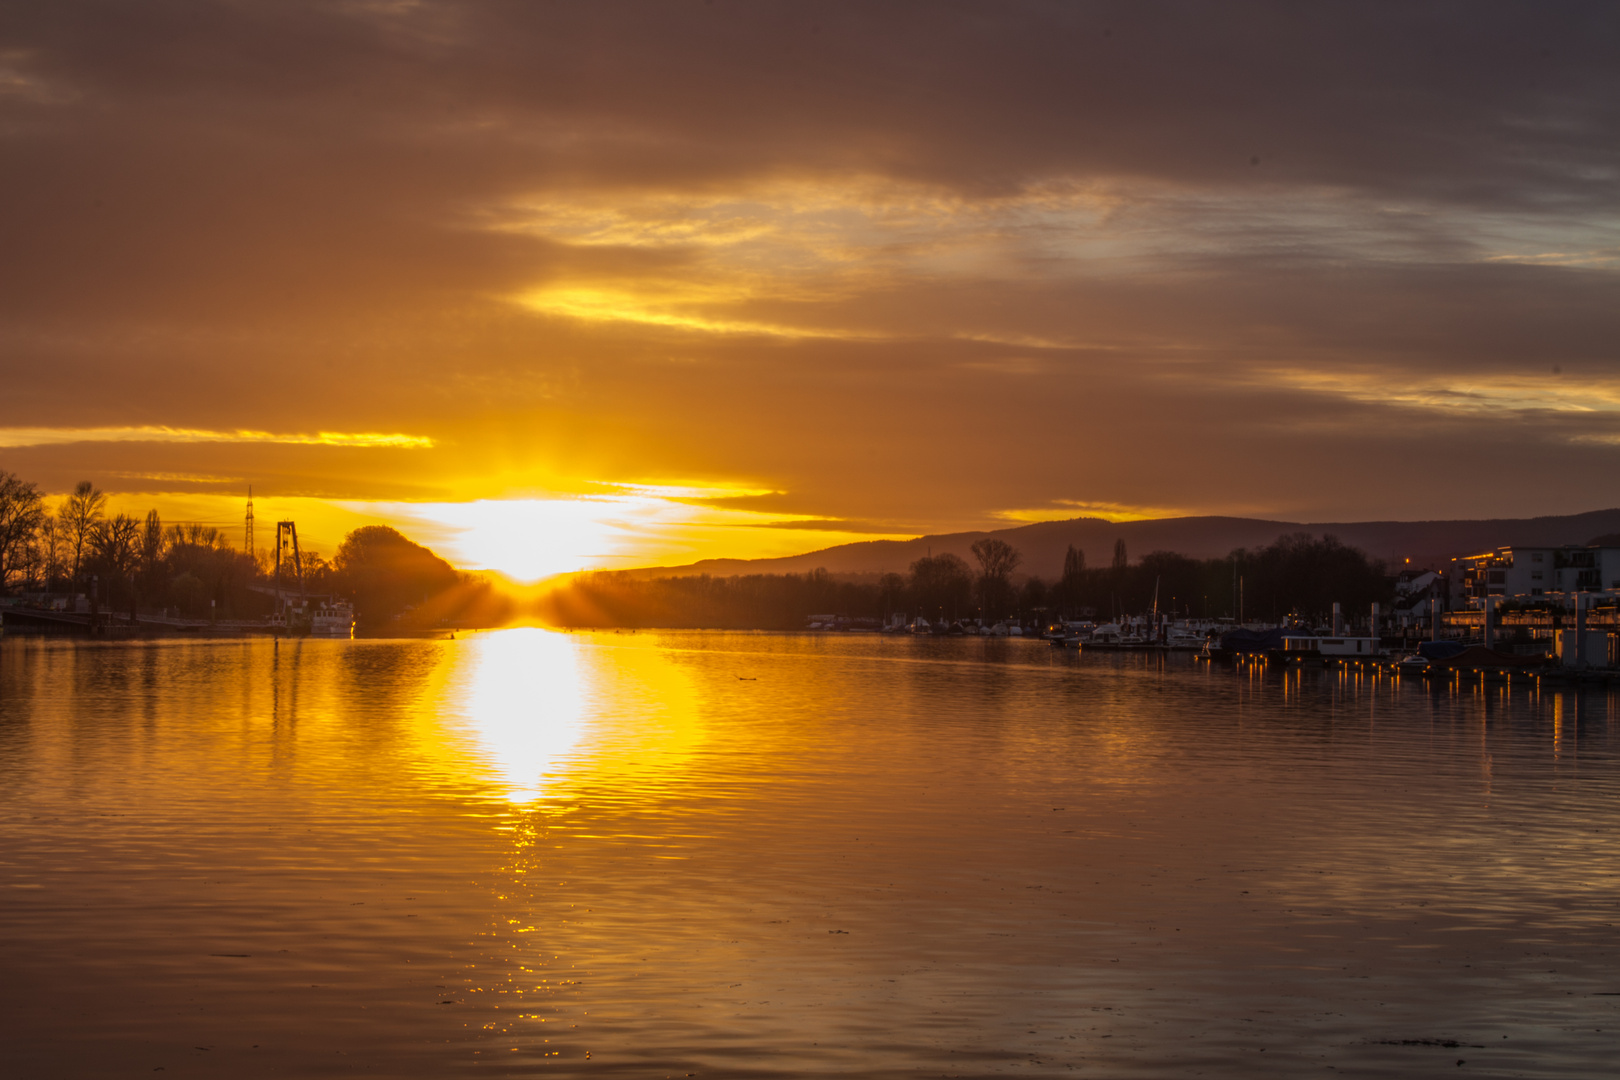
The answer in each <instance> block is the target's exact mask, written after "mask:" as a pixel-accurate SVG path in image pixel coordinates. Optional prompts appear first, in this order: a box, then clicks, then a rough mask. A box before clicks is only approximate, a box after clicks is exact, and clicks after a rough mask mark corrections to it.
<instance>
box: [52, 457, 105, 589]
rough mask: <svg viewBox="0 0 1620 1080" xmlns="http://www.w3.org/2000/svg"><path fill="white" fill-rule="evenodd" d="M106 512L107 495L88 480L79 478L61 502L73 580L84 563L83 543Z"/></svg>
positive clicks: (76, 578)
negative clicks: (71, 546)
mask: <svg viewBox="0 0 1620 1080" xmlns="http://www.w3.org/2000/svg"><path fill="white" fill-rule="evenodd" d="M106 513H107V496H105V495H103V494H102V493H101V492H100V491H99V490H97V489H96V486H95V485H94V484H92V483H91V482H90V481H88V480H80V481H79V483H78V484H77V485H76V486H75V487H74V488H73V494H71V495H69V496H68V497H67V498H66V499H65V500H63V502H62V509H61V518H62V524H63V526H64V527H65V528H66V529H67V533H68V537H69V539H70V540H71V541H72V544H73V580H74V581H75V582H77V581H78V580H79V571H80V569H81V568H82V567H83V565H84V545H85V544H86V542H88V541H89V539H90V534H91V532H92V530H94V529H95V527H96V522H98V521H100V520H101V519H102V518H103V517H105V516H106Z"/></svg>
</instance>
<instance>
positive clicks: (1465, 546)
mask: <svg viewBox="0 0 1620 1080" xmlns="http://www.w3.org/2000/svg"><path fill="white" fill-rule="evenodd" d="M1296 532H1307V533H1311V534H1313V535H1316V536H1321V535H1324V534H1332V535H1334V536H1337V537H1338V538H1339V539H1340V540H1341V541H1343V542H1344V543H1346V544H1349V545H1350V546H1351V547H1356V548H1360V549H1361V550H1362V551H1364V552H1366V553H1367V554H1368V555H1369V556H1371V557H1373V558H1375V559H1384V560H1385V561H1387V562H1389V563H1391V564H1393V565H1401V564H1403V563H1404V560H1406V559H1411V560H1412V565H1414V566H1423V565H1425V564H1431V563H1437V562H1441V561H1444V560H1449V559H1451V558H1452V557H1454V556H1457V555H1467V554H1473V553H1475V552H1479V551H1486V550H1489V549H1491V548H1495V547H1500V546H1502V545H1504V544H1528V545H1557V544H1585V543H1588V542H1590V541H1591V540H1593V539H1594V538H1596V537H1599V536H1602V535H1604V534H1609V533H1620V509H1614V510H1594V511H1591V512H1590V513H1585V514H1570V515H1566V516H1563V517H1538V518H1490V519H1483V520H1475V521H1332V522H1312V523H1298V522H1292V521H1265V520H1261V519H1257V518H1236V517H1184V518H1159V519H1157V520H1153V521H1120V522H1113V521H1106V520H1104V519H1102V518H1086V517H1082V518H1072V519H1070V520H1068V521H1042V522H1037V523H1035V524H1033V525H1020V526H1017V527H1016V528H1010V529H996V530H994V531H991V532H963V533H945V534H942V535H938V536H919V537H917V538H916V539H915V540H867V541H862V542H860V543H854V544H841V545H839V546H838V547H830V548H823V549H822V550H820V551H812V552H810V553H808V554H805V555H790V556H787V557H785V558H778V559H704V560H703V561H701V562H696V563H692V564H690V565H687V566H666V567H647V568H644V569H640V570H634V571H631V573H634V574H637V575H638V576H653V575H685V574H712V575H714V576H716V577H730V576H733V575H736V574H802V573H805V572H807V571H810V570H815V569H817V568H825V569H826V570H827V572H828V573H832V574H838V575H866V574H882V573H887V572H888V571H891V570H893V571H898V572H904V571H905V570H906V568H907V567H909V566H910V565H911V564H912V562H914V561H915V560H917V559H920V558H922V557H923V556H924V555H927V554H928V553H929V552H930V551H932V552H933V554H935V555H938V554H941V553H942V552H947V551H949V552H951V553H953V554H956V555H959V556H961V557H962V558H963V559H964V560H966V561H967V562H968V564H969V565H972V563H973V555H972V552H971V551H970V550H969V548H970V546H971V545H972V544H973V542H974V541H975V540H977V539H979V538H980V537H984V536H994V537H997V538H999V539H1002V540H1005V541H1007V543H1009V544H1011V545H1012V546H1013V547H1015V548H1017V549H1018V550H1019V552H1020V553H1021V554H1022V555H1023V557H1024V560H1023V565H1022V566H1021V567H1020V568H1019V569H1020V572H1022V573H1028V574H1035V575H1038V576H1040V577H1043V578H1055V577H1057V576H1059V575H1060V574H1061V573H1062V571H1063V555H1064V552H1065V551H1066V550H1067V549H1068V546H1069V545H1070V544H1073V545H1075V546H1076V547H1078V548H1079V549H1080V550H1081V551H1083V552H1085V553H1086V563H1087V565H1089V566H1101V565H1106V564H1107V563H1108V562H1109V561H1110V560H1111V559H1112V558H1113V554H1114V541H1116V540H1124V541H1125V546H1126V549H1127V551H1128V553H1129V555H1130V558H1131V561H1132V562H1135V561H1136V560H1137V559H1140V558H1141V557H1142V556H1143V555H1146V554H1147V553H1148V552H1150V551H1175V552H1179V553H1181V554H1183V555H1188V556H1192V557H1194V558H1200V559H1209V558H1215V557H1217V556H1224V555H1227V554H1229V553H1230V552H1231V551H1232V550H1233V549H1235V548H1255V547H1264V546H1266V545H1267V544H1270V543H1271V542H1272V541H1274V540H1276V539H1277V537H1279V536H1282V535H1285V534H1287V533H1296Z"/></svg>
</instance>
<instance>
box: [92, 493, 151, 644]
mask: <svg viewBox="0 0 1620 1080" xmlns="http://www.w3.org/2000/svg"><path fill="white" fill-rule="evenodd" d="M90 548H91V553H92V554H93V555H94V557H95V560H96V562H98V563H99V564H101V567H102V568H103V569H104V570H105V571H106V573H107V576H108V577H109V578H110V579H114V578H115V579H117V580H120V581H123V582H124V583H126V584H127V585H128V587H129V621H130V622H132V623H133V622H134V621H135V609H136V595H135V571H136V569H137V568H139V566H140V565H141V523H140V522H139V521H137V520H136V519H134V518H132V517H130V516H129V515H127V514H119V515H117V516H116V517H111V518H105V519H103V520H101V521H98V522H97V523H96V527H95V531H94V532H92V533H91V534H90ZM108 584H109V585H110V584H111V581H109V582H108Z"/></svg>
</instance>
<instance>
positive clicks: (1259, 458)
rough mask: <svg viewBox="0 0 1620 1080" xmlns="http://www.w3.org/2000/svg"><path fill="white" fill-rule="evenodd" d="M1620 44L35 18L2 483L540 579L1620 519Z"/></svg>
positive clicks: (713, 9)
mask: <svg viewBox="0 0 1620 1080" xmlns="http://www.w3.org/2000/svg"><path fill="white" fill-rule="evenodd" d="M1617 57H1620V8H1617V7H1616V6H1614V5H1612V4H1591V5H1582V4H1562V5H1557V6H1548V5H1531V4H1522V5H1504V4H1488V3H1458V4H1451V5H1427V6H1424V7H1422V8H1421V10H1418V9H1414V8H1413V7H1411V6H1409V5H1384V6H1373V5H1366V4H1346V5H1340V6H1337V7H1335V6H1329V5H1321V4H1309V5H1293V4H1281V3H1279V4H1219V5H1216V4H1185V5H1177V4H1156V5H1143V4H1139V3H1120V4H1081V3H1050V4H1047V3H1037V4H1014V3H995V4H978V5H964V4H949V3H920V4H901V3H887V4H871V3H865V4H849V5H823V4H810V3H800V4H767V3H756V2H749V3H742V2H736V0H710V2H706V0H681V2H669V3H611V4H542V3H499V4H497V3H472V2H444V3H435V2H432V0H423V2H411V0H398V2H388V0H376V2H364V0H356V2H351V3H325V4H314V3H296V2H278V3H260V4H249V3H218V4H213V3H167V2H163V0H143V2H142V3H139V4H129V3H122V2H121V3H105V4H96V3H76V2H60V3H48V4H29V5H20V4H12V5H8V6H7V10H6V13H5V17H4V19H3V20H0V147H3V149H0V155H3V158H0V196H3V198H0V237H3V244H0V249H3V251H4V257H3V259H0V377H3V378H0V469H6V470H9V471H12V472H16V473H18V474H20V475H22V476H23V477H24V478H26V479H30V480H34V481H36V482H38V483H39V484H40V485H41V486H42V487H43V488H44V489H46V490H48V491H50V492H53V493H60V492H63V491H65V490H67V489H68V488H70V487H71V486H72V484H73V483H74V482H75V481H77V480H79V479H90V480H93V481H95V482H96V483H97V484H98V485H100V486H101V487H103V488H105V489H106V490H108V491H109V492H112V493H114V497H115V505H117V506H118V507H120V508H127V509H130V510H136V509H139V510H142V511H144V509H145V508H146V507H148V506H157V507H159V508H160V510H161V511H162V512H163V513H164V514H165V515H166V516H169V517H174V518H186V519H192V520H207V521H211V522H216V523H219V524H222V525H229V526H230V527H231V528H232V529H233V534H232V535H233V536H235V535H239V533H237V532H235V531H234V530H238V529H239V523H240V518H241V510H242V503H243V501H244V499H245V496H246V492H247V488H248V485H249V484H251V485H252V486H253V489H254V493H255V499H256V503H257V504H258V507H257V508H258V513H259V520H260V522H261V523H264V522H273V521H274V520H275V519H276V518H277V517H280V516H289V517H295V518H297V519H298V521H299V524H300V532H301V534H304V535H306V536H308V537H310V538H312V540H313V542H314V543H315V545H316V546H317V547H320V548H322V549H323V550H325V551H326V552H327V553H330V551H331V549H332V548H333V547H334V546H335V544H336V542H337V540H338V539H340V538H341V536H342V534H343V531H344V530H345V529H347V528H350V527H352V526H354V525H356V524H361V523H365V522H369V521H388V522H391V523H394V524H397V525H399V526H400V527H401V528H402V529H404V530H405V531H406V532H407V533H409V534H411V535H413V536H417V537H420V538H423V539H425V540H427V541H429V542H431V543H433V544H434V545H435V547H436V548H438V549H439V550H441V551H442V552H443V553H445V554H447V555H448V556H450V557H452V558H453V559H454V560H455V561H457V562H459V563H461V564H462V565H466V566H485V567H492V568H497V569H502V570H505V571H507V572H509V573H512V574H514V575H515V576H518V577H526V578H532V577H536V576H539V575H541V574H545V573H549V572H554V571H559V570H571V569H575V568H578V567H581V566H631V565H642V564H648V563H680V562H688V561H691V560H692V559H694V558H701V557H706V556H712V555H735V556H753V555H767V554H772V555H775V554H789V553H795V552H799V551H806V550H811V549H814V548H820V547H826V546H828V545H831V544H836V543H841V542H844V541H847V540H851V539H860V538H867V537H871V536H903V535H916V534H919V533H924V532H938V531H946V530H952V529H962V528H979V527H986V526H991V525H999V524H1006V523H1008V522H1016V521H1024V520H1038V519H1045V518H1061V517H1074V516H1079V515H1081V514H1088V513H1092V514H1105V515H1108V516H1127V517H1132V516H1136V517H1139V516H1165V515H1177V514H1199V513H1222V514H1242V515H1253V516H1267V517H1280V518H1287V519H1291V520H1312V519H1316V520H1322V519H1337V520H1346V519H1360V518H1434V517H1458V516H1470V517H1474V516H1525V515H1532V514H1543V513H1568V512H1577V511H1582V510H1589V509H1595V508H1598V507H1606V506H1613V505H1616V504H1620V483H1617V482H1616V477H1617V476H1620V288H1617V285H1620V60H1617ZM268 528H269V527H268V526H266V525H264V524H261V536H265V535H267V530H268ZM262 542H264V541H263V540H262V539H261V543H262Z"/></svg>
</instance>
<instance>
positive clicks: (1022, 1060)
mask: <svg viewBox="0 0 1620 1080" xmlns="http://www.w3.org/2000/svg"><path fill="white" fill-rule="evenodd" d="M1617 720H1620V695H1617V694H1615V693H1614V692H1612V691H1606V690H1601V689H1592V690H1585V691H1574V690H1560V691H1553V690H1538V689H1537V688H1536V687H1535V686H1534V684H1514V685H1512V686H1505V685H1497V684H1493V685H1489V686H1485V687H1480V686H1477V685H1476V686H1470V687H1464V688H1462V689H1460V690H1456V689H1430V688H1427V687H1425V686H1421V685H1414V684H1413V683H1411V682H1407V683H1401V684H1397V683H1395V682H1393V681H1391V680H1390V679H1389V678H1387V677H1375V676H1371V675H1365V676H1357V675H1347V674H1339V673H1334V672H1303V673H1301V672H1297V671H1296V672H1293V673H1291V674H1287V675H1283V674H1280V673H1270V674H1251V673H1246V672H1242V671H1235V670H1233V669H1230V668H1221V667H1214V668H1211V667H1209V666H1206V665H1199V664H1197V663H1195V662H1193V661H1191V660H1188V659H1182V658H1174V657H1173V658H1170V659H1168V660H1164V659H1158V658H1147V657H1142V656H1132V655H1124V656H1113V657H1103V658H1098V657H1094V656H1083V655H1076V654H1075V653H1073V652H1064V651H1061V650H1055V649H1052V648H1050V647H1049V646H1047V645H1045V644H1044V643H1040V642H1019V641H1003V640H980V639H965V640H964V639H953V640H932V639H922V640H916V639H910V638H903V639H896V638H878V637H872V636H856V637H833V636H821V637H803V636H780V635H763V634H719V633H665V634H646V633H642V634H611V633H608V634H594V635H585V634H577V635H563V634H551V633H546V632H543V631H538V630H509V631H503V632H498V633H490V634H482V635H475V636H472V637H467V638H463V639H461V640H453V641H353V642H338V641H305V642H301V643H281V644H279V645H277V644H276V643H274V642H271V641H244V642H237V641H218V642H185V643H144V644H116V645H86V644H77V645H75V644H70V643H57V642H38V641H28V640H19V639H15V638H12V639H8V640H6V641H5V642H4V643H3V644H0V794H3V797H4V798H3V803H0V1073H3V1074H4V1075H6V1076H47V1075H56V1076H83V1077H100V1076H127V1075H134V1074H137V1073H139V1074H142V1075H150V1074H152V1073H153V1072H154V1070H158V1069H161V1070H163V1071H164V1073H165V1074H166V1075H169V1076H175V1075H196V1076H227V1075H228V1076H248V1077H251V1076H260V1075H283V1076H285V1075H292V1076H324V1075H328V1074H332V1075H365V1076H402V1077H403V1076H433V1077H441V1076H452V1075H458V1074H462V1073H469V1074H512V1075H525V1076H528V1075H533V1076H556V1077H569V1076H583V1075H613V1076H621V1075H622V1076H638V1077H639V1076H646V1077H663V1076H688V1075H695V1076H699V1077H704V1076H766V1075H784V1076H788V1075H812V1074H828V1073H843V1074H849V1075H858V1076H910V1075H927V1076H939V1075H949V1076H978V1075H991V1074H1007V1075H1034V1076H1046V1075H1071V1074H1073V1073H1074V1072H1081V1073H1090V1074H1093V1075H1099V1076H1193V1075H1208V1076H1260V1075H1270V1076H1301V1075H1363V1076H1372V1075H1380V1076H1423V1075H1431V1074H1433V1075H1439V1074H1445V1075H1448V1076H1459V1075H1464V1074H1468V1075H1481V1074H1483V1075H1496V1076H1509V1075H1512V1076H1607V1075H1612V1074H1613V1072H1614V1069H1615V1064H1614V1063H1615V1061H1616V1060H1620V1046H1617V1040H1616V1037H1615V1034H1616V1031H1617V1029H1620V1015H1617V1010H1620V965H1617V963H1616V951H1615V947H1616V944H1617V939H1616V930H1615V924H1616V922H1620V888H1617V884H1620V877H1617V874H1620V859H1617V854H1620V844H1617V835H1616V829H1617V827H1620V815H1617V813H1616V811H1617V809H1620V798H1617V761H1616V750H1617V749H1620V732H1617V730H1616V724H1617ZM1459 1062H1463V1063H1465V1064H1459Z"/></svg>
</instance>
